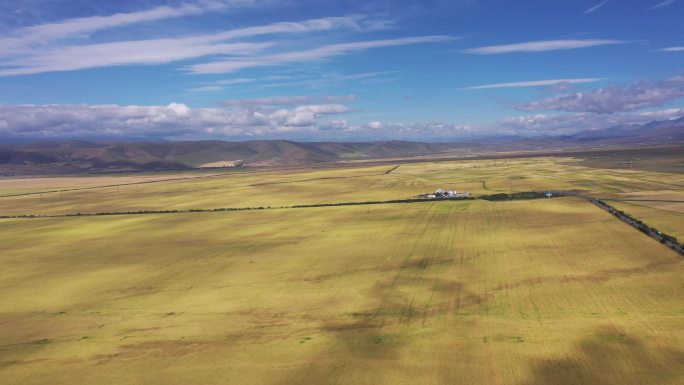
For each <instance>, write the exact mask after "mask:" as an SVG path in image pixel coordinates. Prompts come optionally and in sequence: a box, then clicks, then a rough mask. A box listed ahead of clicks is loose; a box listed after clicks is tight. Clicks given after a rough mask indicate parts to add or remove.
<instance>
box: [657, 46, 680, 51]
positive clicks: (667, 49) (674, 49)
mask: <svg viewBox="0 0 684 385" xmlns="http://www.w3.org/2000/svg"><path fill="white" fill-rule="evenodd" d="M661 51H662V52H684V46H683V47H667V48H663V49H661Z"/></svg>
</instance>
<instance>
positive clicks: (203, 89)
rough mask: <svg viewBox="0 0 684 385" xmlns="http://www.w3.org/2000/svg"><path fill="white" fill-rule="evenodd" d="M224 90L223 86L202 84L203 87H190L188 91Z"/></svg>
mask: <svg viewBox="0 0 684 385" xmlns="http://www.w3.org/2000/svg"><path fill="white" fill-rule="evenodd" d="M221 90H223V87H221V86H201V87H193V88H188V89H187V91H188V92H195V93H205V92H216V91H221Z"/></svg>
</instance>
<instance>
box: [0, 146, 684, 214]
mask: <svg viewBox="0 0 684 385" xmlns="http://www.w3.org/2000/svg"><path fill="white" fill-rule="evenodd" d="M396 165H399V168H397V169H396V170H394V171H392V172H391V173H390V174H386V172H387V171H389V170H390V169H393V168H394V167H395V166H396ZM193 176H194V177H193ZM117 178H118V179H117ZM136 178H138V179H136ZM53 179H54V180H53ZM88 179H92V181H88ZM46 180H47V181H46V182H44V183H45V185H44V186H43V189H42V190H41V188H40V186H41V182H39V181H40V179H32V180H30V183H29V185H30V186H32V189H31V191H30V192H33V194H31V195H18V196H17V195H16V189H17V188H18V186H19V185H20V182H21V180H11V179H10V180H0V191H9V192H6V193H5V194H4V195H13V194H14V195H15V196H4V197H0V215H22V214H66V213H76V212H80V213H96V212H118V211H139V210H190V209H212V208H226V207H232V208H239V207H259V206H263V207H267V206H271V207H279V206H290V205H301V204H321V203H336V202H358V201H385V200H393V199H406V198H411V197H413V196H415V195H417V194H421V193H425V192H431V191H434V190H435V189H437V188H445V189H450V190H451V189H453V190H458V191H468V192H471V193H472V194H474V195H481V194H493V193H500V192H506V193H508V192H514V191H531V190H539V191H545V190H570V189H576V190H583V191H588V192H591V193H592V194H597V195H598V196H601V197H616V196H621V195H622V194H625V193H634V192H639V191H653V190H662V189H667V190H672V189H675V192H676V191H681V187H679V186H684V175H681V174H672V173H658V172H651V171H643V170H641V171H633V170H605V169H600V168H590V167H586V166H582V165H581V162H579V161H578V160H576V159H572V158H527V159H526V158H521V159H496V160H465V161H450V162H423V163H405V164H402V163H401V162H397V163H396V164H394V163H389V164H387V165H372V166H371V165H366V166H364V165H355V166H353V167H345V168H328V169H310V170H306V169H295V170H277V171H268V170H266V171H263V172H243V173H239V172H232V173H223V174H221V173H219V174H217V173H215V172H214V173H207V172H202V173H198V174H196V175H193V174H191V173H186V174H180V175H173V174H172V175H164V176H155V175H139V176H130V175H127V176H119V177H116V176H107V177H94V178H47V179H46ZM73 180H76V182H78V183H77V184H75V185H74V186H73V188H72V189H69V188H66V187H64V183H69V182H70V181H73ZM55 184H57V185H58V186H61V188H63V189H65V190H67V191H62V192H47V191H53V190H55V189H56V188H55V187H54V186H55ZM3 186H4V187H5V188H6V190H3ZM98 186H101V187H99V188H97V187H98ZM12 191H15V192H14V193H12ZM40 191H45V192H44V193H42V194H41V193H39V192H40ZM22 192H24V191H23V190H22ZM618 194H620V195H618Z"/></svg>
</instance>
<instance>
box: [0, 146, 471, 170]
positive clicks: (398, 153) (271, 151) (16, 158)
mask: <svg viewBox="0 0 684 385" xmlns="http://www.w3.org/2000/svg"><path fill="white" fill-rule="evenodd" d="M460 147H462V145H456V144H427V143H416V142H404V141H379V142H346V143H335V142H313V143H304V142H292V141H286V140H261V141H246V142H224V141H184V142H140V143H95V142H85V141H67V142H37V143H30V144H12V145H0V166H1V167H3V169H5V170H8V169H37V170H41V169H42V170H48V169H61V170H62V171H107V170H111V171H126V170H160V169H182V168H194V167H202V166H205V165H216V164H223V163H225V164H244V165H248V166H249V165H253V166H259V165H298V164H312V163H323V162H333V161H339V160H349V159H364V158H387V157H407V156H415V155H428V154H435V153H440V152H444V151H448V150H452V149H456V148H460Z"/></svg>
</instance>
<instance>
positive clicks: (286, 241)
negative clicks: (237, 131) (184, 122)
mask: <svg viewBox="0 0 684 385" xmlns="http://www.w3.org/2000/svg"><path fill="white" fill-rule="evenodd" d="M683 289H684V260H683V259H682V258H681V257H680V256H678V255H677V254H675V253H673V252H671V251H670V250H668V249H666V248H664V247H662V246H661V245H660V244H658V243H657V242H655V241H653V240H652V239H650V238H647V237H645V236H643V235H642V234H640V233H639V232H637V231H636V230H635V229H633V228H631V227H629V226H627V225H625V224H623V223H621V222H619V221H617V220H616V219H615V218H613V217H612V216H610V215H608V214H606V213H605V212H603V211H601V210H599V209H597V208H596V207H594V206H593V205H591V204H589V203H587V202H584V201H582V200H579V199H575V198H561V199H554V200H539V201H518V202H484V201H472V202H439V203H420V204H395V205H389V204H388V205H379V206H372V207H365V206H352V207H335V208H309V209H283V210H269V211H253V212H230V213H211V214H207V213H202V214H175V215H145V216H118V217H81V218H45V219H31V220H16V219H14V220H12V219H8V220H2V221H0V341H2V344H1V345H0V378H3V379H4V381H6V382H7V383H11V384H14V383H16V384H73V383H97V384H120V383H145V384H188V383H202V384H297V383H298V384H305V383H306V384H324V383H336V384H362V383H375V384H417V383H420V384H445V383H454V384H461V383H467V384H512V385H523V384H524V385H531V384H539V385H541V384H552V383H553V384H574V383H586V384H635V383H639V384H654V385H656V384H658V385H661V384H680V383H681V378H682V374H683V373H684V351H683V350H682V346H684V322H682V321H684V307H682V304H683V303H684V290H683Z"/></svg>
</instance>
